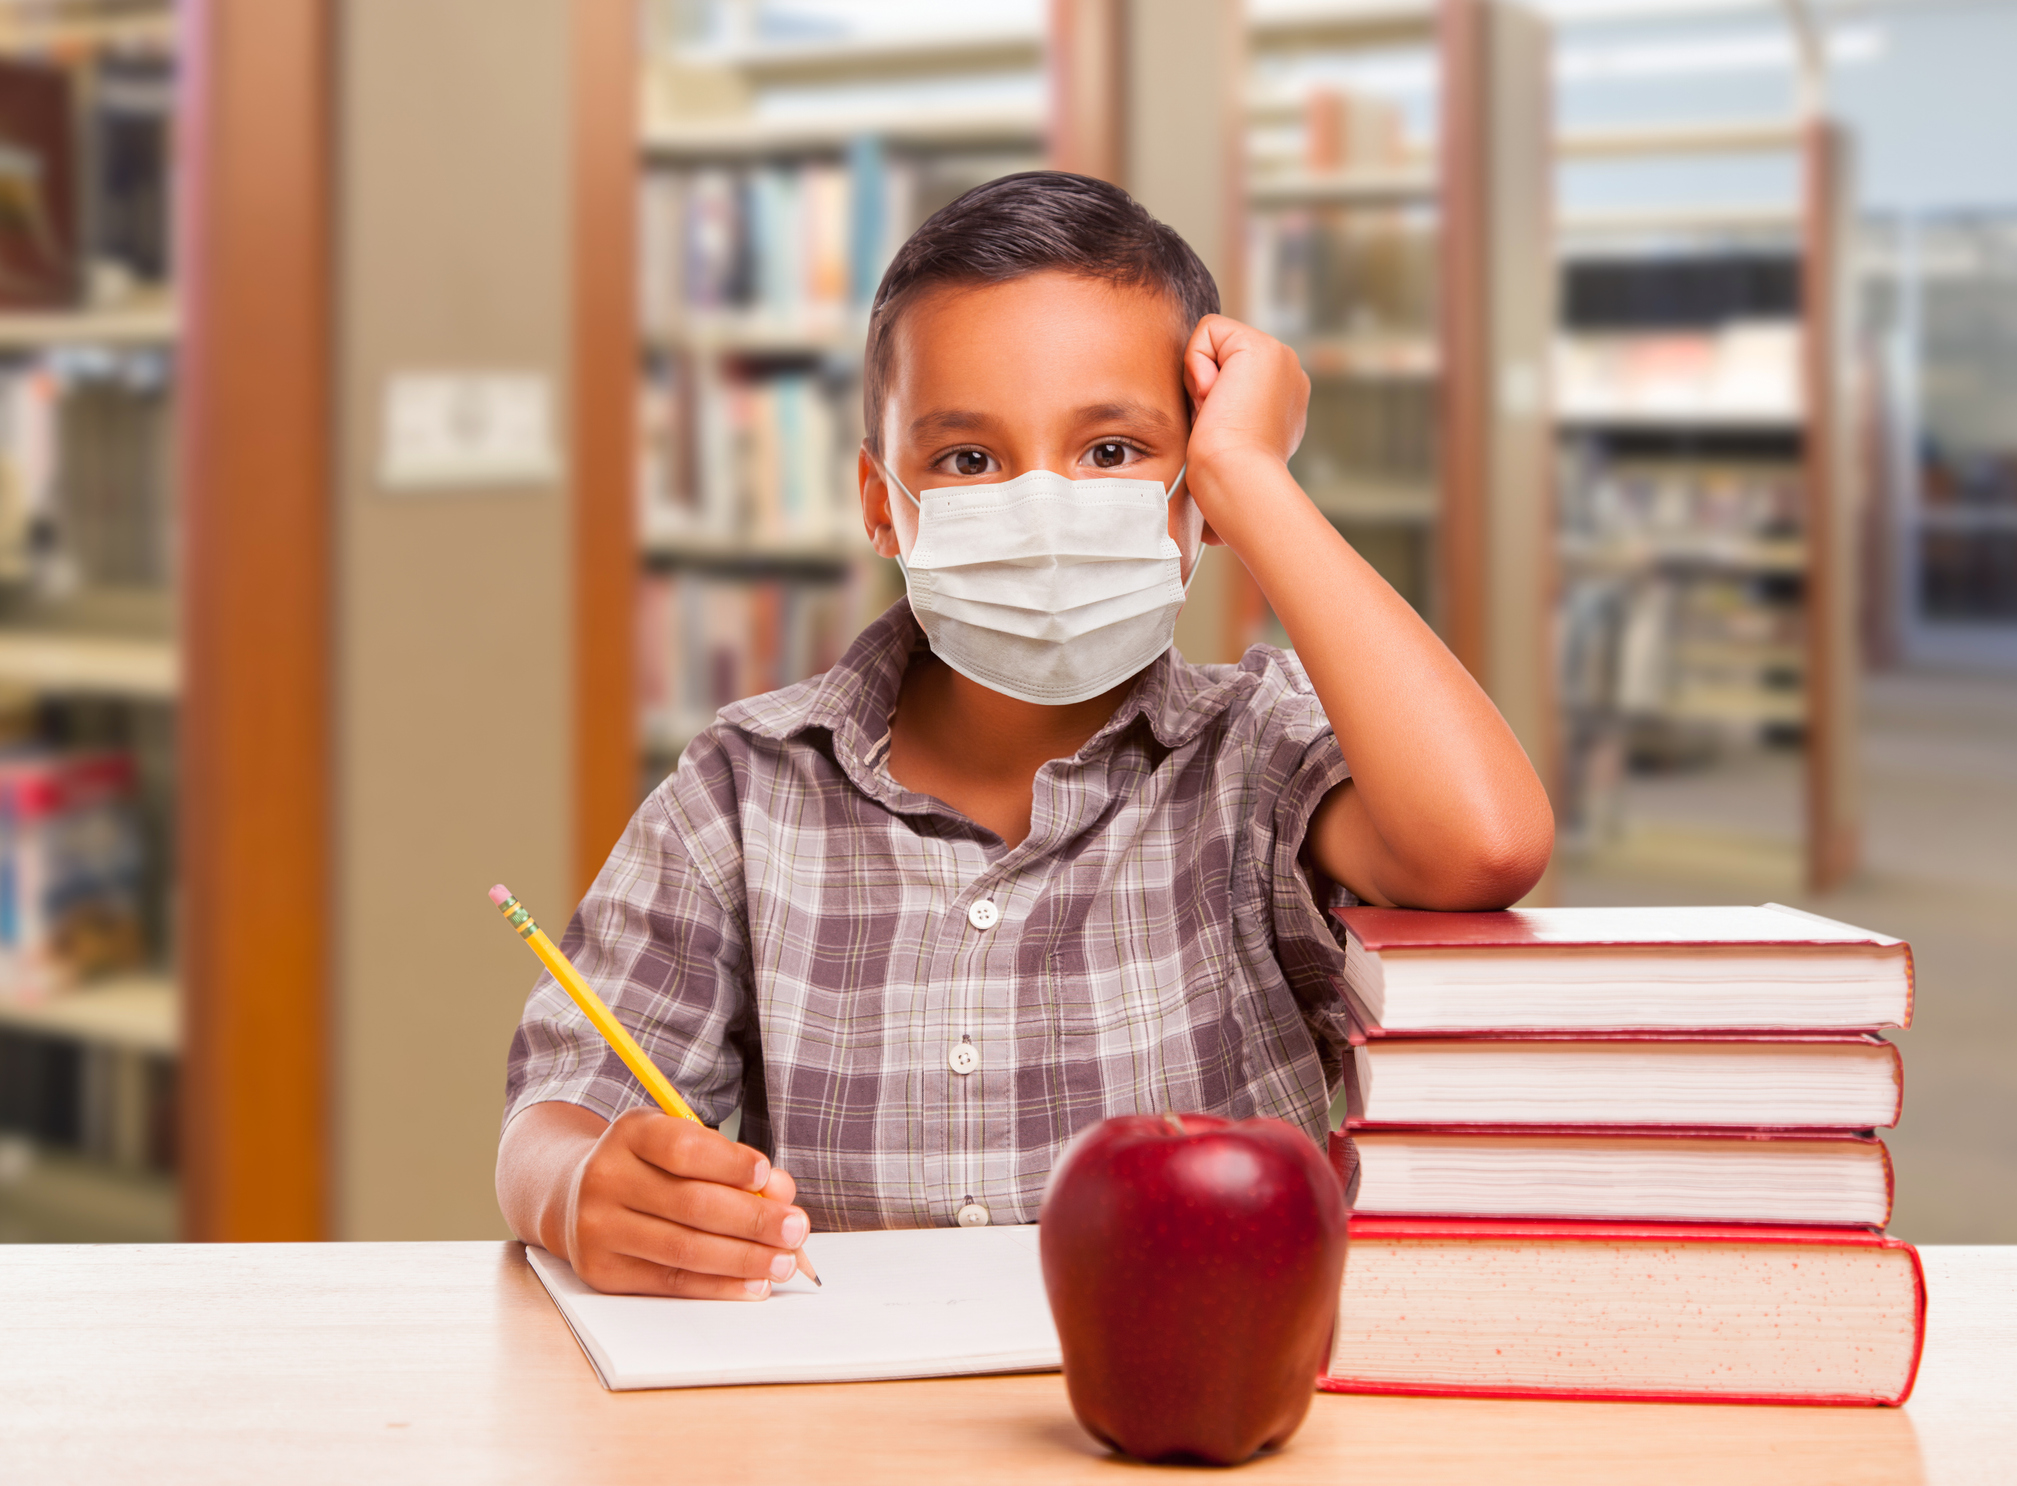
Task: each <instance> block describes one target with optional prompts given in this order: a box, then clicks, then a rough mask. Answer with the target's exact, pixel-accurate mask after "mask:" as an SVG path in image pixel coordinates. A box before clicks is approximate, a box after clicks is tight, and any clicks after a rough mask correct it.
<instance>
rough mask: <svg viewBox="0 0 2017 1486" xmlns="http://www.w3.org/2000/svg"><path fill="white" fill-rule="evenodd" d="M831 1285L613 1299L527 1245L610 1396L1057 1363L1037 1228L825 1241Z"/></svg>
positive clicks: (821, 1242)
mask: <svg viewBox="0 0 2017 1486" xmlns="http://www.w3.org/2000/svg"><path fill="white" fill-rule="evenodd" d="M808 1252H809V1253H810V1254H811V1255H812V1260H813V1262H814V1263H815V1264H816V1265H818V1266H819V1274H820V1278H821V1279H822V1280H824V1281H825V1282H826V1286H825V1288H824V1289H815V1288H814V1287H813V1284H812V1282H811V1281H810V1280H807V1279H804V1278H799V1279H794V1280H792V1281H791V1282H790V1283H789V1284H786V1285H780V1286H776V1287H774V1288H773V1290H772V1293H771V1297H770V1299H768V1300H763V1301H753V1302H739V1301H727V1300H668V1299H662V1298H659V1297H655V1296H646V1295H602V1294H598V1293H597V1292H596V1291H594V1290H591V1289H589V1288H588V1286H586V1285H584V1284H583V1283H582V1282H581V1281H580V1280H578V1279H576V1278H575V1276H574V1271H573V1270H572V1269H570V1268H568V1266H567V1262H566V1261H565V1260H564V1259H558V1258H555V1257H554V1256H553V1255H551V1254H549V1253H547V1252H546V1251H545V1250H543V1249H535V1248H529V1247H528V1248H527V1249H526V1251H525V1256H526V1258H527V1259H529V1260H531V1261H532V1268H533V1272H534V1273H535V1274H537V1275H538V1276H539V1279H540V1283H542V1284H544V1285H545V1286H546V1293H547V1294H548V1295H550V1296H552V1297H553V1301H554V1304H556V1305H557V1306H559V1307H560V1313H561V1315H563V1316H564V1317H566V1318H567V1324H568V1325H569V1326H570V1327H571V1328H572V1329H573V1331H574V1335H575V1339H576V1340H578V1341H579V1342H580V1343H581V1348H582V1350H583V1351H584V1352H586V1353H588V1357H589V1360H590V1361H591V1362H593V1363H594V1364H595V1370H596V1372H597V1373H599V1374H600V1375H601V1377H602V1383H603V1386H604V1387H605V1388H612V1389H619V1390H620V1389H626V1388H692V1387H701V1386H705V1385H708V1384H721V1383H836V1382H855V1381H862V1380H867V1379H872V1378H922V1377H941V1376H946V1375H950V1374H954V1373H982V1372H1024V1371H1034V1370H1037V1369H1049V1368H1055V1367H1057V1366H1059V1365H1060V1364H1059V1356H1058V1338H1057V1331H1056V1328H1054V1327H1053V1326H1052V1325H1051V1313H1050V1305H1049V1303H1048V1301H1046V1299H1045V1298H1044V1283H1043V1272H1042V1269H1041V1267H1040V1266H1039V1263H1038V1258H1037V1229H1036V1225H1035V1224H1027V1225H1023V1226H1017V1227H1002V1228H918V1229H907V1230H897V1231H892V1232H884V1233H821V1234H815V1235H814V1238H813V1242H812V1244H811V1245H810V1247H809V1249H808Z"/></svg>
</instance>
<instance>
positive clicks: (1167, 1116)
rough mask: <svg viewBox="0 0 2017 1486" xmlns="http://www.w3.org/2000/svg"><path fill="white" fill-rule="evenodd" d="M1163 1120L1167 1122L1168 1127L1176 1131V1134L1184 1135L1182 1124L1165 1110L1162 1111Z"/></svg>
mask: <svg viewBox="0 0 2017 1486" xmlns="http://www.w3.org/2000/svg"><path fill="white" fill-rule="evenodd" d="M1163 1119H1164V1120H1165V1121H1166V1122H1168V1124H1169V1127H1170V1128H1171V1129H1172V1130H1174V1131H1176V1132H1177V1134H1179V1135H1182V1134H1183V1133H1184V1122H1183V1121H1182V1120H1180V1119H1178V1118H1177V1117H1176V1115H1175V1114H1174V1113H1172V1112H1171V1111H1170V1110H1167V1109H1166V1110H1164V1111H1163Z"/></svg>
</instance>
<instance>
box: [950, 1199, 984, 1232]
mask: <svg viewBox="0 0 2017 1486" xmlns="http://www.w3.org/2000/svg"><path fill="white" fill-rule="evenodd" d="M956 1221H957V1222H958V1223H959V1225H960V1227H962V1228H985V1227H987V1223H988V1218H987V1209H986V1208H984V1207H982V1206H981V1205H980V1204H979V1203H978V1202H969V1203H968V1204H967V1205H966V1206H965V1207H963V1208H961V1209H960V1210H959V1217H958V1219H957V1220H956Z"/></svg>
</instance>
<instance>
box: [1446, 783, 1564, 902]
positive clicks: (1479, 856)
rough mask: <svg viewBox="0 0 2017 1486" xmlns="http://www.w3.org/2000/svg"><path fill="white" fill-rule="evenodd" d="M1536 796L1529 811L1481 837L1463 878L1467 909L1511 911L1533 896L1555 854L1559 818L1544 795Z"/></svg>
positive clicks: (1516, 814)
mask: <svg viewBox="0 0 2017 1486" xmlns="http://www.w3.org/2000/svg"><path fill="white" fill-rule="evenodd" d="M1536 795H1537V796H1538V798H1537V799H1536V800H1535V801H1533V802H1530V803H1529V804H1528V805H1527V807H1526V808H1524V809H1522V810H1519V811H1516V812H1508V817H1507V818H1506V819H1503V820H1500V821H1496V822H1494V823H1493V824H1492V826H1491V827H1490V828H1488V829H1487V830H1485V831H1483V832H1481V833H1480V836H1479V839H1478V841H1477V844H1476V847H1475V850H1474V853H1473V856H1472V859H1471V862H1470V864H1469V871H1468V872H1466V873H1465V874H1464V875H1465V877H1466V878H1467V879H1468V881H1467V883H1466V889H1467V890H1466V892H1465V894H1464V896H1465V897H1466V899H1468V900H1469V901H1467V902H1465V903H1464V904H1463V906H1464V907H1465V908H1468V909H1496V908H1509V907H1511V906H1512V905H1513V904H1515V903H1517V902H1519V901H1520V899H1522V898H1524V897H1525V896H1526V895H1527V894H1528V893H1530V892H1532V891H1533V888H1534V884H1535V883H1537V882H1539V881H1540V880H1541V874H1542V873H1543V872H1546V871H1547V870H1548V859H1549V858H1550V857H1552V856H1553V855H1554V853H1555V813H1554V811H1553V810H1552V809H1550V808H1549V805H1548V797H1547V796H1546V795H1545V794H1543V793H1541V792H1540V791H1539V790H1538V789H1537V790H1536Z"/></svg>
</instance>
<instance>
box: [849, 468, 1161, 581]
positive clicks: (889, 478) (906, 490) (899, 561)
mask: <svg viewBox="0 0 2017 1486" xmlns="http://www.w3.org/2000/svg"><path fill="white" fill-rule="evenodd" d="M869 458H870V459H873V460H875V467H876V470H877V472H878V473H880V474H881V475H882V477H883V480H884V481H885V482H886V483H887V484H890V485H894V486H896V488H897V489H898V490H901V491H902V492H903V498H904V499H905V500H907V501H909V502H910V504H911V509H912V510H914V511H916V512H917V513H918V515H919V516H922V515H924V507H923V506H922V505H921V504H919V502H918V498H917V497H916V496H914V495H912V494H911V493H910V487H909V486H908V485H906V484H904V483H903V481H901V480H899V479H898V478H897V477H896V476H895V475H894V474H893V473H892V472H891V471H890V467H889V466H888V465H886V464H884V463H883V462H882V460H881V459H880V458H879V457H878V456H876V455H874V454H871V455H869ZM1177 478H1178V479H1182V478H1183V476H1182V474H1181V472H1180V473H1179V474H1178V476H1177ZM890 535H891V536H895V535H896V528H895V527H894V526H892V527H891V528H890ZM896 566H897V571H898V572H900V573H902V574H903V577H904V581H905V582H906V583H908V582H909V581H910V566H909V564H907V563H906V562H905V561H904V560H903V545H902V544H901V543H898V544H897V551H896Z"/></svg>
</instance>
